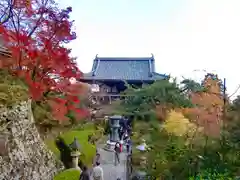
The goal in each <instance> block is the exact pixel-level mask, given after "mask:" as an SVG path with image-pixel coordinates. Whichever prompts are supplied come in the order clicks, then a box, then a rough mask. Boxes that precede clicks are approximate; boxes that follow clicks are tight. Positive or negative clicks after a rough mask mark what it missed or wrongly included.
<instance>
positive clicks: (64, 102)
mask: <svg viewBox="0 0 240 180" xmlns="http://www.w3.org/2000/svg"><path fill="white" fill-rule="evenodd" d="M18 1H19V2H18ZM3 2H5V4H4V3H3ZM17 2H18V3H17ZM1 3H3V5H4V6H0V8H5V9H0V11H1V12H4V13H5V14H4V15H3V16H2V17H1V19H0V35H1V38H2V40H3V42H4V46H5V47H6V48H7V49H8V50H9V51H10V53H11V58H9V59H8V60H4V62H3V61H2V62H1V63H0V64H1V67H0V68H6V69H8V70H9V71H10V72H11V73H13V74H14V75H17V76H19V77H20V78H23V79H24V81H25V82H26V84H27V85H28V87H29V92H30V93H29V94H30V95H31V97H32V99H33V100H36V101H40V100H47V101H48V102H49V104H50V106H51V107H52V109H53V114H54V115H55V117H56V119H58V120H62V119H65V114H66V113H67V112H68V111H69V110H71V111H74V112H76V113H77V114H83V110H82V109H80V108H79V103H80V101H79V99H78V96H79V94H80V93H81V86H79V85H73V84H71V83H70V79H71V78H76V79H78V78H79V77H80V76H81V75H82V73H81V72H80V71H79V69H78V68H77V64H76V62H75V59H73V58H71V57H70V55H69V53H70V49H67V48H66V47H65V46H64V45H65V44H66V43H68V42H70V41H72V40H74V39H75V38H76V34H75V33H74V32H72V25H73V21H71V20H70V18H69V14H70V13H71V11H72V8H71V7H68V8H66V9H60V8H59V7H58V5H57V4H56V2H55V1H54V0H31V1H30V0H28V3H27V4H26V5H25V6H24V5H23V1H22V0H15V1H14V0H3V1H2V2H1ZM29 3H30V4H29ZM16 4H17V5H16ZM30 7H31V8H30ZM53 94H54V96H53ZM70 101H71V103H69V102H70Z"/></svg>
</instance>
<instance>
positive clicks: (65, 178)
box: [53, 169, 80, 180]
mask: <svg viewBox="0 0 240 180" xmlns="http://www.w3.org/2000/svg"><path fill="white" fill-rule="evenodd" d="M79 176H80V171H78V170H75V169H68V170H65V171H63V172H60V173H59V174H57V175H56V176H55V177H54V178H53V180H79Z"/></svg>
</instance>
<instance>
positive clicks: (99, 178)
mask: <svg viewBox="0 0 240 180" xmlns="http://www.w3.org/2000/svg"><path fill="white" fill-rule="evenodd" d="M90 174H92V177H93V180H104V178H103V169H102V167H101V166H100V153H99V152H98V151H96V156H95V159H94V162H93V169H92V171H91V172H89V169H88V168H87V166H84V167H83V169H82V173H81V175H80V178H79V180H90Z"/></svg>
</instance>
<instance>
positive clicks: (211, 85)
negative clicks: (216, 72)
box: [182, 74, 223, 135]
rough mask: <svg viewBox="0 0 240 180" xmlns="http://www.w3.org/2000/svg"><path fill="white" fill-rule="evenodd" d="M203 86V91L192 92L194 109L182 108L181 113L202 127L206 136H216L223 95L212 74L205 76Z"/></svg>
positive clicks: (219, 123)
mask: <svg viewBox="0 0 240 180" xmlns="http://www.w3.org/2000/svg"><path fill="white" fill-rule="evenodd" d="M203 86H204V88H205V91H202V92H192V93H191V95H190V98H191V101H192V103H193V104H194V105H196V107H193V108H184V109H182V112H183V113H184V115H186V116H187V117H188V118H189V119H191V120H193V121H195V122H196V123H197V124H198V125H200V126H202V127H204V130H205V132H206V133H207V134H211V135H218V134H219V133H220V128H221V119H222V111H223V95H222V93H221V87H220V81H219V79H218V78H217V77H216V76H213V75H212V74H208V75H206V77H205V79H204V81H203Z"/></svg>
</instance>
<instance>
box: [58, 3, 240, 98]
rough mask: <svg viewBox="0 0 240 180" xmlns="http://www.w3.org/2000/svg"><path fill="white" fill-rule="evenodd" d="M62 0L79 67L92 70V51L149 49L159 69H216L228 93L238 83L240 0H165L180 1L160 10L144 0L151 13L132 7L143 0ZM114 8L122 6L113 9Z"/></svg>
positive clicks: (145, 52)
mask: <svg viewBox="0 0 240 180" xmlns="http://www.w3.org/2000/svg"><path fill="white" fill-rule="evenodd" d="M61 1H62V2H61ZM61 1H60V3H61V4H62V5H68V6H73V11H74V12H73V16H72V19H74V20H75V21H76V23H75V26H76V31H77V34H78V39H77V40H75V41H74V42H73V43H72V44H71V47H72V49H73V55H74V56H77V57H78V63H79V68H80V69H81V70H82V71H83V72H88V71H90V69H91V66H92V60H93V59H94V57H95V55H96V54H98V55H99V56H121V57H122V56H136V57H138V56H150V55H151V53H153V54H154V56H155V60H156V70H157V72H159V73H167V74H168V73H170V74H171V75H173V76H176V77H178V78H181V77H182V76H184V77H186V78H189V77H193V78H194V79H196V78H199V73H197V74H196V72H195V73H194V72H193V70H195V69H199V70H201V69H205V70H207V71H208V72H216V73H218V74H219V76H220V77H221V78H223V77H225V78H226V79H227V89H228V93H229V94H231V93H233V92H234V90H235V89H236V88H237V86H238V85H239V84H240V79H239V78H238V77H240V71H239V67H238V65H239V63H238V62H239V60H240V0H175V1H174V0H172V1H171V0H164V2H165V1H166V2H170V1H171V3H174V2H177V1H178V2H180V1H181V3H179V4H178V5H177V7H176V6H174V8H172V9H171V7H173V4H172V5H171V4H168V6H166V4H162V6H161V7H159V13H158V9H157V7H156V6H155V7H154V4H153V3H157V0H156V1H154V0H148V2H149V6H150V5H152V7H151V8H153V7H154V8H155V9H154V13H153V12H151V8H149V9H148V8H147V5H148V4H147V5H146V4H144V6H143V7H140V6H139V7H137V6H136V5H137V2H138V3H139V2H141V3H142V2H143V1H146V0H139V1H136V2H135V1H134V0H132V1H131V0H128V1H127V0H112V1H111V2H116V3H117V5H116V6H114V3H112V4H109V5H111V7H108V6H107V1H106V0H102V1H101V2H102V3H103V4H101V3H100V0H98V4H96V6H97V7H95V6H94V2H96V1H94V0H82V1H83V2H85V3H86V4H84V5H82V4H81V3H80V0H69V1H64V2H63V0H61ZM87 1H88V2H91V3H90V5H89V4H87ZM160 1H162V0H159V2H160ZM134 2H135V4H134ZM104 3H105V4H104ZM108 3H109V2H108ZM151 3H152V4H151ZM100 5H102V7H98V6H100ZM156 5H157V4H156ZM158 5H159V4H158ZM164 6H166V8H168V9H166V8H165V9H164ZM118 7H119V8H122V9H120V10H119V9H118V10H119V11H115V10H114V8H115V9H116V8H118ZM109 8H110V9H112V11H107V10H109ZM134 8H136V9H135V10H136V12H134V11H135V10H134ZM144 8H145V9H146V10H145V11H144ZM129 9H131V10H129ZM163 10H164V11H163ZM104 11H105V12H104ZM155 11H156V12H155ZM103 12H104V13H105V14H104V13H103ZM133 12H134V13H133ZM121 15H122V16H121ZM121 17H122V18H121Z"/></svg>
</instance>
